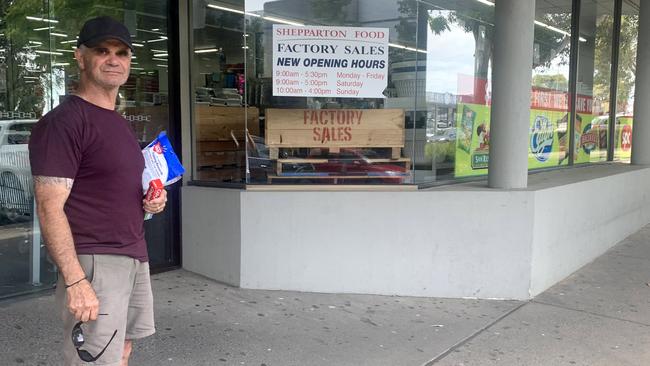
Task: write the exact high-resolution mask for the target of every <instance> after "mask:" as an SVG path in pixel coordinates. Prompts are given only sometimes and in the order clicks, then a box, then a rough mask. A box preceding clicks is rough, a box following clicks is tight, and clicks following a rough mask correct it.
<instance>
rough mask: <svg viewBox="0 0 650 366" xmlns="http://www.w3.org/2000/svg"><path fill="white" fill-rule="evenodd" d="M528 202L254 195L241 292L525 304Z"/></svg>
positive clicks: (483, 196)
mask: <svg viewBox="0 0 650 366" xmlns="http://www.w3.org/2000/svg"><path fill="white" fill-rule="evenodd" d="M527 196H529V195H528V194H527V193H526V192H493V191H482V192H443V191H427V192H423V191H421V192H244V194H243V198H242V210H243V212H242V217H245V218H246V219H244V220H242V225H243V226H242V227H243V231H242V269H243V271H242V276H241V286H242V287H245V288H257V289H285V290H297V291H316V292H345V293H372V294H387V295H413V296H439V297H464V296H470V297H483V298H488V297H504V294H508V296H506V297H516V298H521V297H525V296H527V293H528V283H529V276H530V270H529V268H530V262H529V261H528V259H529V258H530V245H529V243H530V237H528V235H530V233H531V230H532V221H531V218H532V212H533V211H532V210H533V207H532V205H531V202H529V200H528V199H527ZM506 224H507V226H508V227H509V229H508V230H503V227H504V226H506ZM513 259H515V260H513Z"/></svg>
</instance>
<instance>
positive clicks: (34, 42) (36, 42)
mask: <svg viewBox="0 0 650 366" xmlns="http://www.w3.org/2000/svg"><path fill="white" fill-rule="evenodd" d="M27 42H29V43H30V44H36V45H39V46H40V45H42V44H43V42H39V41H27Z"/></svg>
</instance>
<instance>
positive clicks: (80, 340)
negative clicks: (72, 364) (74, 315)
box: [72, 314, 117, 362]
mask: <svg viewBox="0 0 650 366" xmlns="http://www.w3.org/2000/svg"><path fill="white" fill-rule="evenodd" d="M98 315H108V314H98ZM81 324H83V322H78V323H77V324H75V326H74V327H73V328H72V344H73V345H74V348H76V349H77V354H78V355H79V358H80V359H81V360H82V361H84V362H95V361H97V360H98V359H99V358H100V357H102V355H103V354H104V351H106V348H108V345H109V344H111V342H112V341H113V338H115V335H116V334H117V329H115V331H114V332H113V335H112V336H111V339H110V340H109V341H108V343H106V346H104V349H102V351H101V352H99V353H98V354H97V356H93V355H91V354H90V352H88V351H86V350H83V349H79V348H81V347H82V346H83V345H84V343H85V339H84V332H83V329H81Z"/></svg>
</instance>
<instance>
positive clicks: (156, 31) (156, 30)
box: [135, 28, 165, 36]
mask: <svg viewBox="0 0 650 366" xmlns="http://www.w3.org/2000/svg"><path fill="white" fill-rule="evenodd" d="M135 30H137V31H138V32H145V33H153V34H157V35H160V36H164V35H165V33H162V32H158V30H159V29H158V28H156V29H155V30H153V29H152V30H148V29H141V28H136V29H135Z"/></svg>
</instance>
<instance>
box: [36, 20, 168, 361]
mask: <svg viewBox="0 0 650 366" xmlns="http://www.w3.org/2000/svg"><path fill="white" fill-rule="evenodd" d="M132 50H133V46H132V44H131V36H130V34H129V31H128V30H127V29H126V27H125V26H124V25H123V24H121V23H119V22H117V21H115V20H113V19H111V18H109V17H99V18H94V19H91V20H89V21H88V22H86V23H85V24H84V26H83V28H82V29H81V32H80V34H79V39H78V42H77V50H76V51H75V59H76V60H77V63H78V66H79V70H80V79H79V87H78V90H77V92H76V95H71V96H69V97H67V98H66V100H65V101H63V102H62V103H61V104H60V105H59V106H58V107H56V108H55V109H54V110H52V111H51V112H49V113H48V114H47V115H45V116H44V117H43V118H42V119H41V120H40V121H39V122H38V124H37V125H36V126H35V128H34V130H33V131H32V136H31V141H30V143H29V151H30V161H31V167H32V174H33V176H34V192H35V198H36V204H37V213H38V217H39V219H40V223H41V230H42V233H43V235H44V238H45V243H46V246H47V248H48V250H49V252H50V255H51V256H52V258H53V259H54V261H55V262H56V264H57V266H58V268H59V282H58V285H57V291H56V292H57V294H56V298H57V304H58V306H59V307H60V313H61V316H62V318H63V322H64V331H65V332H64V338H63V342H62V343H63V355H64V359H65V364H66V365H85V364H87V361H93V360H95V359H97V363H94V364H101V365H127V364H128V359H129V355H130V353H131V347H132V340H133V339H138V338H143V337H146V336H149V335H151V334H153V333H154V332H155V328H154V321H153V296H152V293H151V283H150V280H149V266H148V256H147V246H146V243H145V240H144V228H143V217H144V213H145V211H146V212H150V213H159V212H161V211H162V210H163V209H164V207H165V202H166V201H167V198H166V192H165V191H163V195H162V196H161V197H160V198H158V199H155V200H152V201H146V200H144V199H143V192H142V185H141V179H142V171H143V168H144V159H143V157H142V153H141V150H140V146H139V145H138V142H137V140H136V138H135V135H134V133H133V131H132V130H131V129H130V126H129V124H128V122H127V121H126V120H125V119H124V118H123V117H122V116H120V115H119V114H118V113H117V112H116V111H115V101H116V97H117V93H118V88H119V87H120V86H121V85H122V84H124V83H125V82H126V80H127V78H128V77H129V69H130V66H131V52H132ZM79 322H83V324H79ZM86 322H87V323H86ZM80 332H81V333H83V336H82V338H83V341H80V339H81V338H79V333H80ZM73 333H74V334H75V336H76V338H75V340H74V341H73V337H72V334H73ZM102 350H104V351H103V352H102Z"/></svg>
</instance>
